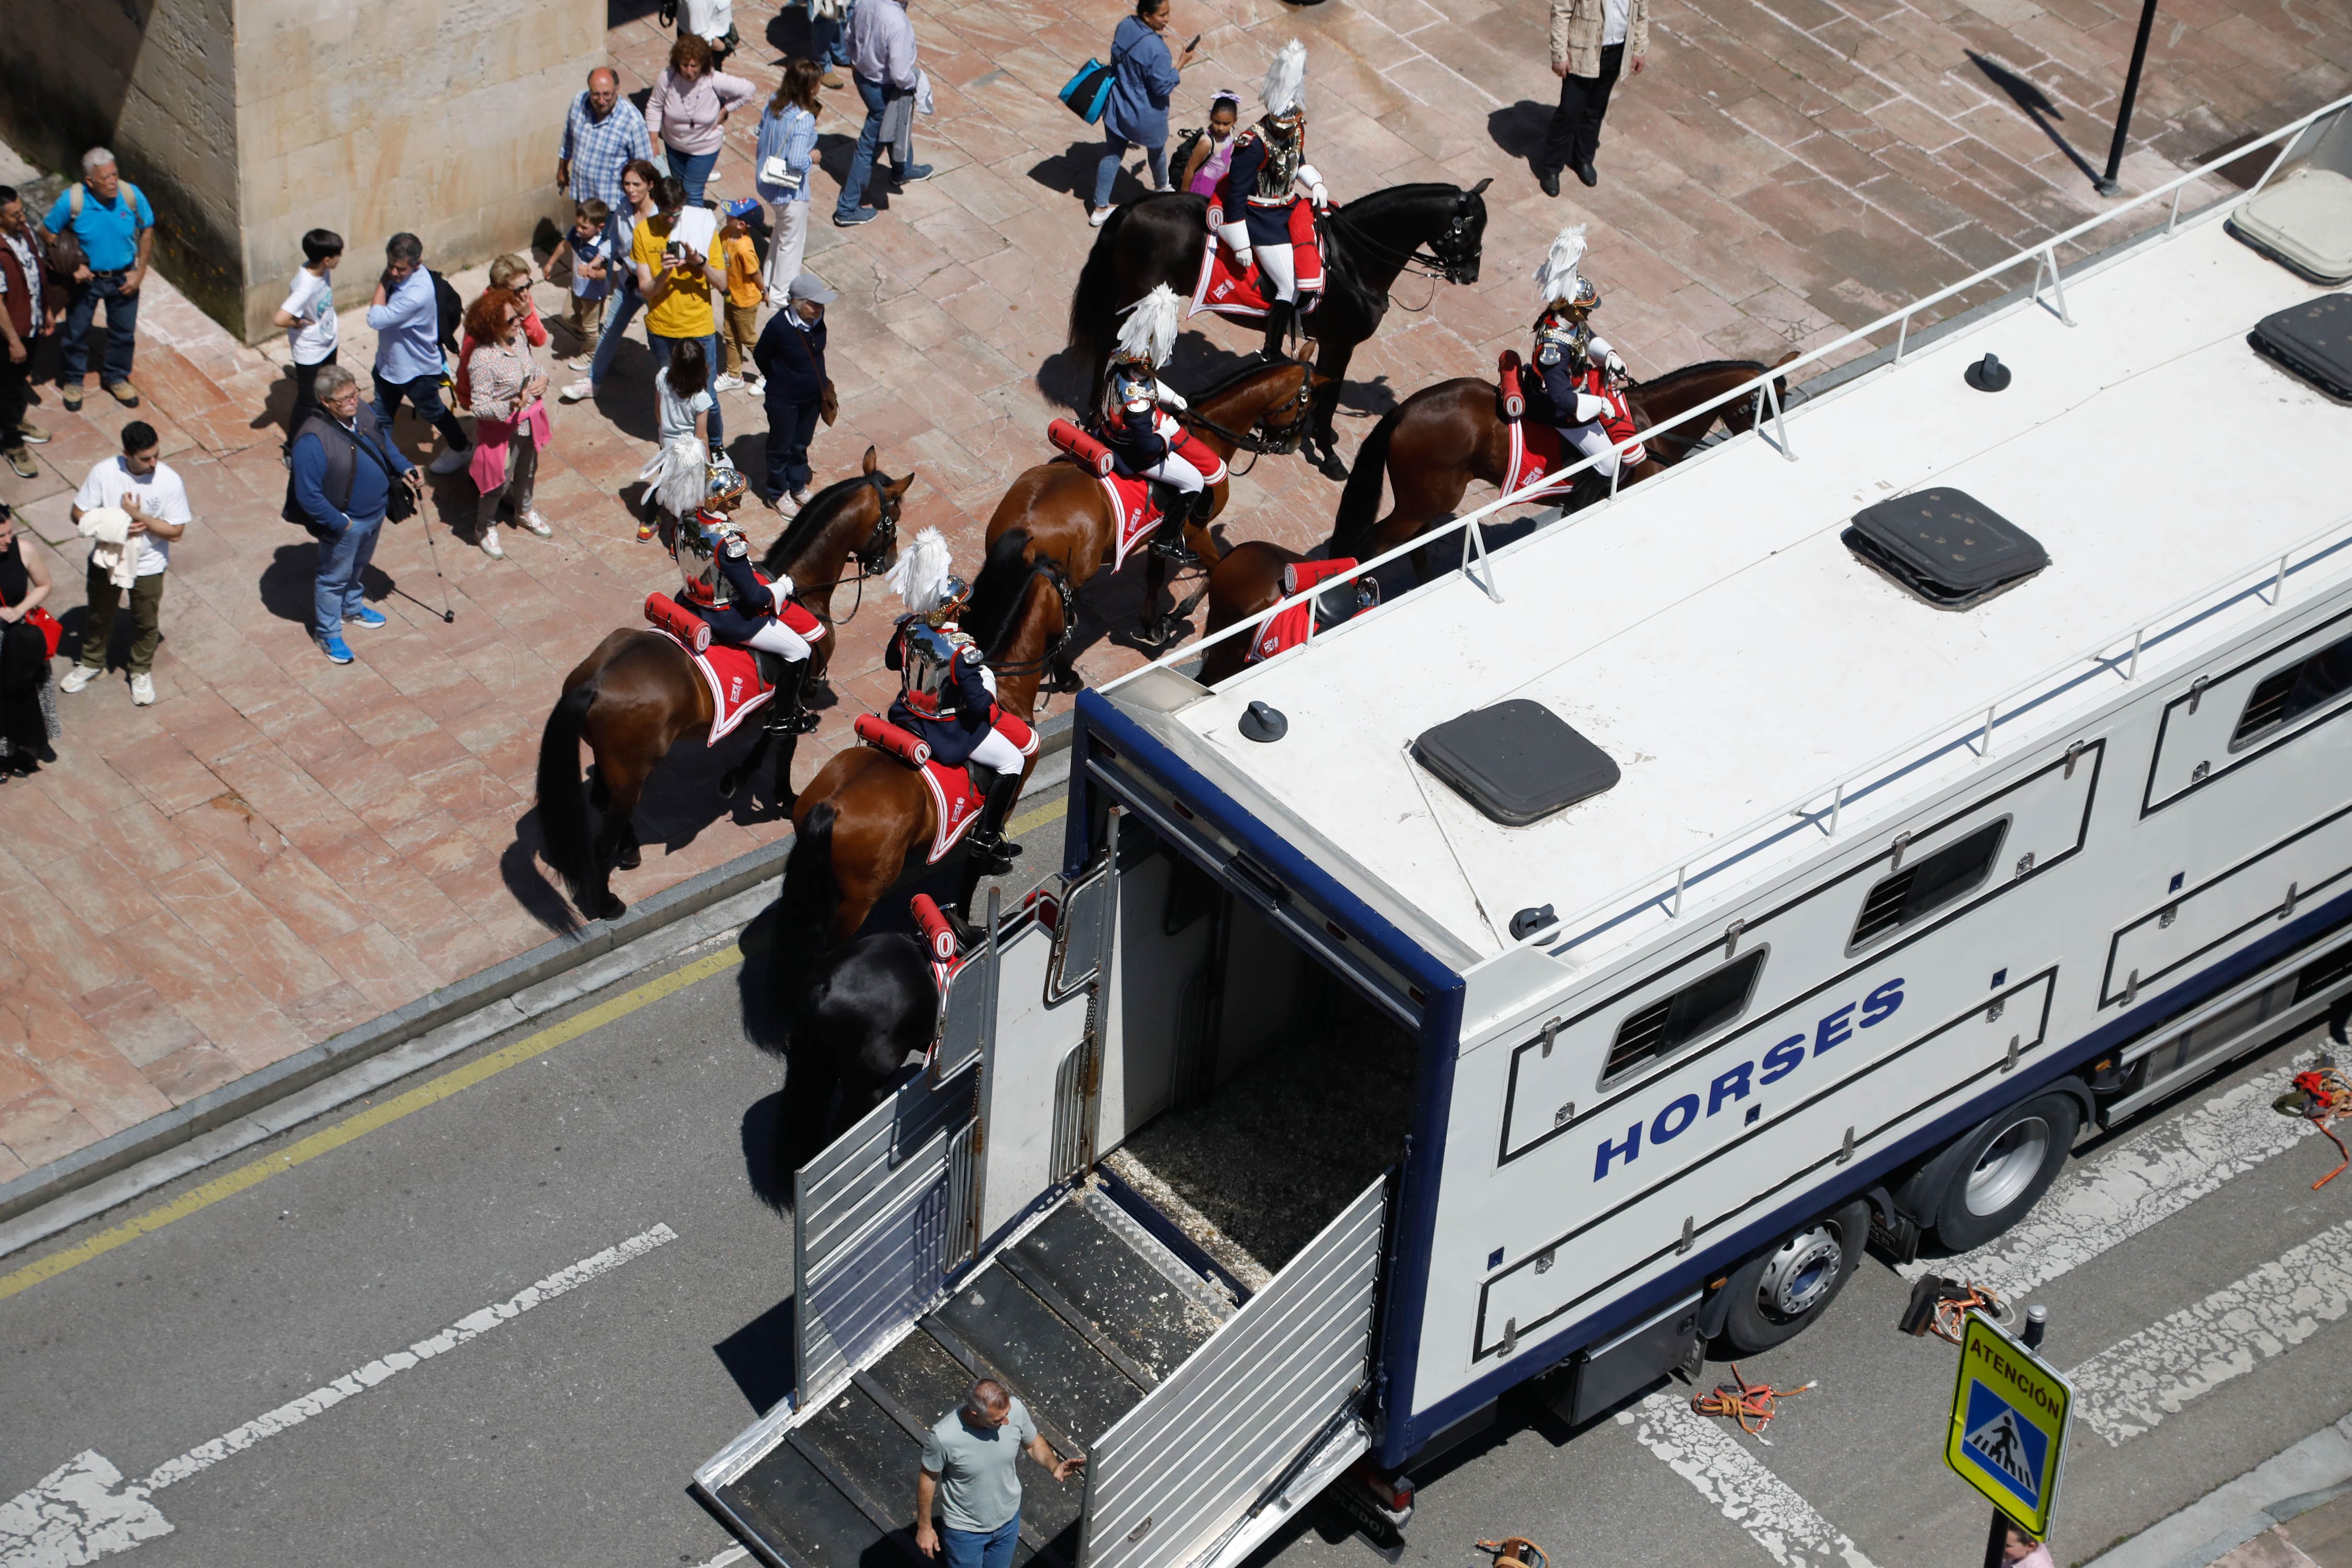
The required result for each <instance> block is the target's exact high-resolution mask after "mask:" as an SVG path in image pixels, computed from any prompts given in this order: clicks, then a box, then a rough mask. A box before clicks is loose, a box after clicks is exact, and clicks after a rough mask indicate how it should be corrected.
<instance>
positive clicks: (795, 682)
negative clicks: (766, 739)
mask: <svg viewBox="0 0 2352 1568" xmlns="http://www.w3.org/2000/svg"><path fill="white" fill-rule="evenodd" d="M767 657H769V658H773V657H774V656H773V655H769V656H767ZM778 662H780V663H781V662H783V661H782V660H779V661H778ZM808 672H809V661H808V660H807V659H804V658H803V659H795V660H793V661H792V662H790V663H785V664H784V668H782V671H780V672H779V673H778V675H777V677H776V694H775V696H774V697H772V698H771V699H770V700H769V701H768V718H767V722H765V723H764V724H762V725H761V726H760V727H761V729H762V730H764V731H767V732H768V733H769V734H771V735H806V734H809V733H812V732H813V731H814V730H815V729H816V725H817V718H816V715H815V714H814V713H812V712H810V711H809V710H808V706H807V701H806V699H807V696H808Z"/></svg>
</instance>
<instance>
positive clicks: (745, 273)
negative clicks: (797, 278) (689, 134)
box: [716, 196, 768, 393]
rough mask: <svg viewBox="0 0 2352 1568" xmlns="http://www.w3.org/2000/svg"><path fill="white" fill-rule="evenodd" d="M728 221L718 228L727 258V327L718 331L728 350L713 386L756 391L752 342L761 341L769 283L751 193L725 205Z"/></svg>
mask: <svg viewBox="0 0 2352 1568" xmlns="http://www.w3.org/2000/svg"><path fill="white" fill-rule="evenodd" d="M725 210H726V213H727V225H726V226H725V227H723V228H721V229H720V230H719V253H720V254H721V255H722V256H724V257H725V258H726V261H727V330H726V331H724V332H722V333H720V334H719V335H720V337H721V338H722V339H723V340H724V342H725V346H726V350H727V367H726V372H725V374H722V375H721V376H720V377H719V380H718V382H717V384H716V390H718V391H720V392H731V391H733V390H734V389H735V388H736V387H739V386H742V387H749V388H750V389H751V391H752V392H754V393H757V392H760V391H761V390H763V389H764V388H765V386H766V383H765V382H763V381H761V379H760V373H759V371H758V370H757V369H755V368H753V366H752V364H751V348H752V345H753V344H755V343H757V342H759V341H760V307H761V305H762V304H763V303H765V302H766V300H767V298H768V286H767V282H766V280H765V279H762V278H761V276H760V252H759V250H758V248H757V247H754V246H753V245H752V243H751V221H750V220H751V217H752V216H753V215H755V214H756V213H758V212H759V210H760V204H759V202H758V201H757V200H756V199H755V198H753V197H751V196H738V197H736V198H735V199H734V200H733V201H731V202H729V203H728V204H727V205H726V209H725Z"/></svg>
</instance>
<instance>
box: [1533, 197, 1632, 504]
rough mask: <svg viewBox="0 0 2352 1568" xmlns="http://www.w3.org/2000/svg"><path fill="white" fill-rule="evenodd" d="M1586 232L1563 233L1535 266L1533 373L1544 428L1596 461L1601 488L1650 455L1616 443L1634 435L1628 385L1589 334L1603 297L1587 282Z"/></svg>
mask: <svg viewBox="0 0 2352 1568" xmlns="http://www.w3.org/2000/svg"><path fill="white" fill-rule="evenodd" d="M1584 235H1585V226H1584V225H1582V224H1576V225H1574V226H1570V227H1568V228H1564V229H1561V230H1560V231H1559V237H1558V238H1556V239H1554V240H1553V241H1552V242H1551V249H1550V251H1549V253H1548V254H1547V255H1546V256H1545V257H1544V258H1543V260H1542V261H1540V262H1538V263H1537V265H1536V290H1537V293H1538V297H1539V299H1540V300H1541V304H1542V311H1541V313H1540V314H1539V315H1538V316H1537V318H1536V342H1535V354H1534V359H1535V366H1536V372H1537V375H1538V381H1539V384H1540V385H1541V388H1542V399H1543V402H1544V403H1545V404H1546V405H1548V410H1547V415H1546V417H1547V421H1548V422H1549V424H1550V425H1551V426H1553V427H1554V428H1556V429H1557V430H1559V434H1560V438H1561V439H1562V440H1564V441H1566V442H1567V443H1568V444H1569V445H1570V447H1574V448H1575V449H1576V451H1577V452H1578V453H1579V454H1580V455H1581V456H1583V457H1587V458H1592V459H1594V462H1593V466H1592V471H1593V472H1594V473H1595V474H1596V475H1598V476H1599V478H1600V479H1602V480H1604V481H1605V480H1609V479H1615V478H1616V477H1617V470H1618V468H1619V467H1620V465H1621V464H1622V466H1623V467H1625V468H1636V467H1639V466H1640V465H1641V463H1642V462H1643V460H1644V458H1646V457H1647V456H1648V454H1647V453H1646V452H1645V451H1644V450H1643V448H1642V447H1639V446H1636V447H1633V449H1632V450H1631V451H1625V450H1623V449H1622V447H1621V443H1622V442H1624V441H1626V440H1628V439H1630V438H1631V437H1633V405H1632V404H1631V403H1629V402H1628V401H1627V399H1626V395H1625V388H1626V386H1627V385H1628V384H1630V382H1631V381H1632V379H1633V378H1632V377H1631V376H1630V375H1629V374H1627V373H1626V369H1625V362H1624V361H1623V360H1622V359H1620V358H1619V357H1618V355H1617V351H1616V350H1615V349H1613V348H1611V347H1610V346H1609V343H1608V342H1607V341H1606V340H1605V339H1603V338H1601V336H1600V335H1599V334H1598V333H1596V332H1595V331H1593V330H1592V322H1591V316H1592V312H1593V311H1594V310H1597V309H1599V308H1600V305H1601V290H1600V289H1596V288H1594V287H1593V286H1592V282H1591V279H1588V278H1586V277H1585V276H1584V272H1583V264H1584Z"/></svg>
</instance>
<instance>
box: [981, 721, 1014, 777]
mask: <svg viewBox="0 0 2352 1568" xmlns="http://www.w3.org/2000/svg"><path fill="white" fill-rule="evenodd" d="M971 760H972V761H973V762H975V763H979V764H980V765H981V766H982V767H983V768H994V769H995V770H996V771H997V772H998V773H1019V772H1020V771H1021V770H1022V768H1023V767H1024V765H1025V764H1026V763H1027V762H1028V759H1027V758H1026V757H1024V756H1023V755H1022V754H1021V748H1020V747H1018V746H1016V745H1014V744H1013V742H1010V741H1008V740H1006V739H1005V738H1004V731H1002V730H993V729H992V730H991V731H989V732H988V733H987V734H986V735H983V736H982V737H981V742H980V744H979V745H977V746H974V747H973V748H972V749H971Z"/></svg>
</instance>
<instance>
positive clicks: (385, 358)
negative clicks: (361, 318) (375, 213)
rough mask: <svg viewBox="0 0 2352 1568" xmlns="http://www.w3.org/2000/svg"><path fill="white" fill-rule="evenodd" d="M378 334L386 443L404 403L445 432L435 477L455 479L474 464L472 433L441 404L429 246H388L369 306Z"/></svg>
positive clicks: (379, 400) (409, 237) (409, 239)
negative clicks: (469, 437)
mask: <svg viewBox="0 0 2352 1568" xmlns="http://www.w3.org/2000/svg"><path fill="white" fill-rule="evenodd" d="M367 324H368V325H369V326H371V327H373V328H374V329H375V332H376V339H375V422H376V424H377V426H379V427H380V428H381V429H382V430H383V433H384V436H385V437H386V438H390V437H391V436H392V433H393V431H392V417H393V416H394V415H395V414H397V413H399V412H400V404H401V400H402V399H403V398H405V399H407V401H408V405H409V406H410V407H411V408H414V409H415V410H416V416H417V417H418V418H419V419H422V420H424V421H425V422H426V423H427V424H429V425H431V426H433V427H434V428H435V429H436V430H438V431H440V432H441V437H442V440H443V442H444V443H445V445H444V446H443V447H442V448H441V455H440V456H439V457H437V458H434V459H433V462H432V465H431V467H432V471H433V472H435V473H436V474H454V473H456V472H457V470H458V469H460V468H464V467H465V466H466V465H467V463H469V462H471V461H472V460H473V443H472V442H470V441H468V440H467V439H466V427H465V426H463V425H460V424H458V423H457V416H456V415H454V414H452V413H450V412H449V410H448V407H447V405H445V404H443V403H442V401H441V372H442V369H443V365H442V363H441V307H440V304H439V302H438V301H437V300H435V299H434V297H433V274H432V273H430V272H429V271H427V270H425V242H424V241H423V240H421V239H418V238H417V237H415V235H413V234H395V235H394V236H393V237H391V238H390V239H389V240H386V241H385V242H384V247H383V279H381V280H379V281H378V282H377V284H376V286H375V299H374V300H373V302H372V303H371V304H370V305H369V306H368V313H367Z"/></svg>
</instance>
